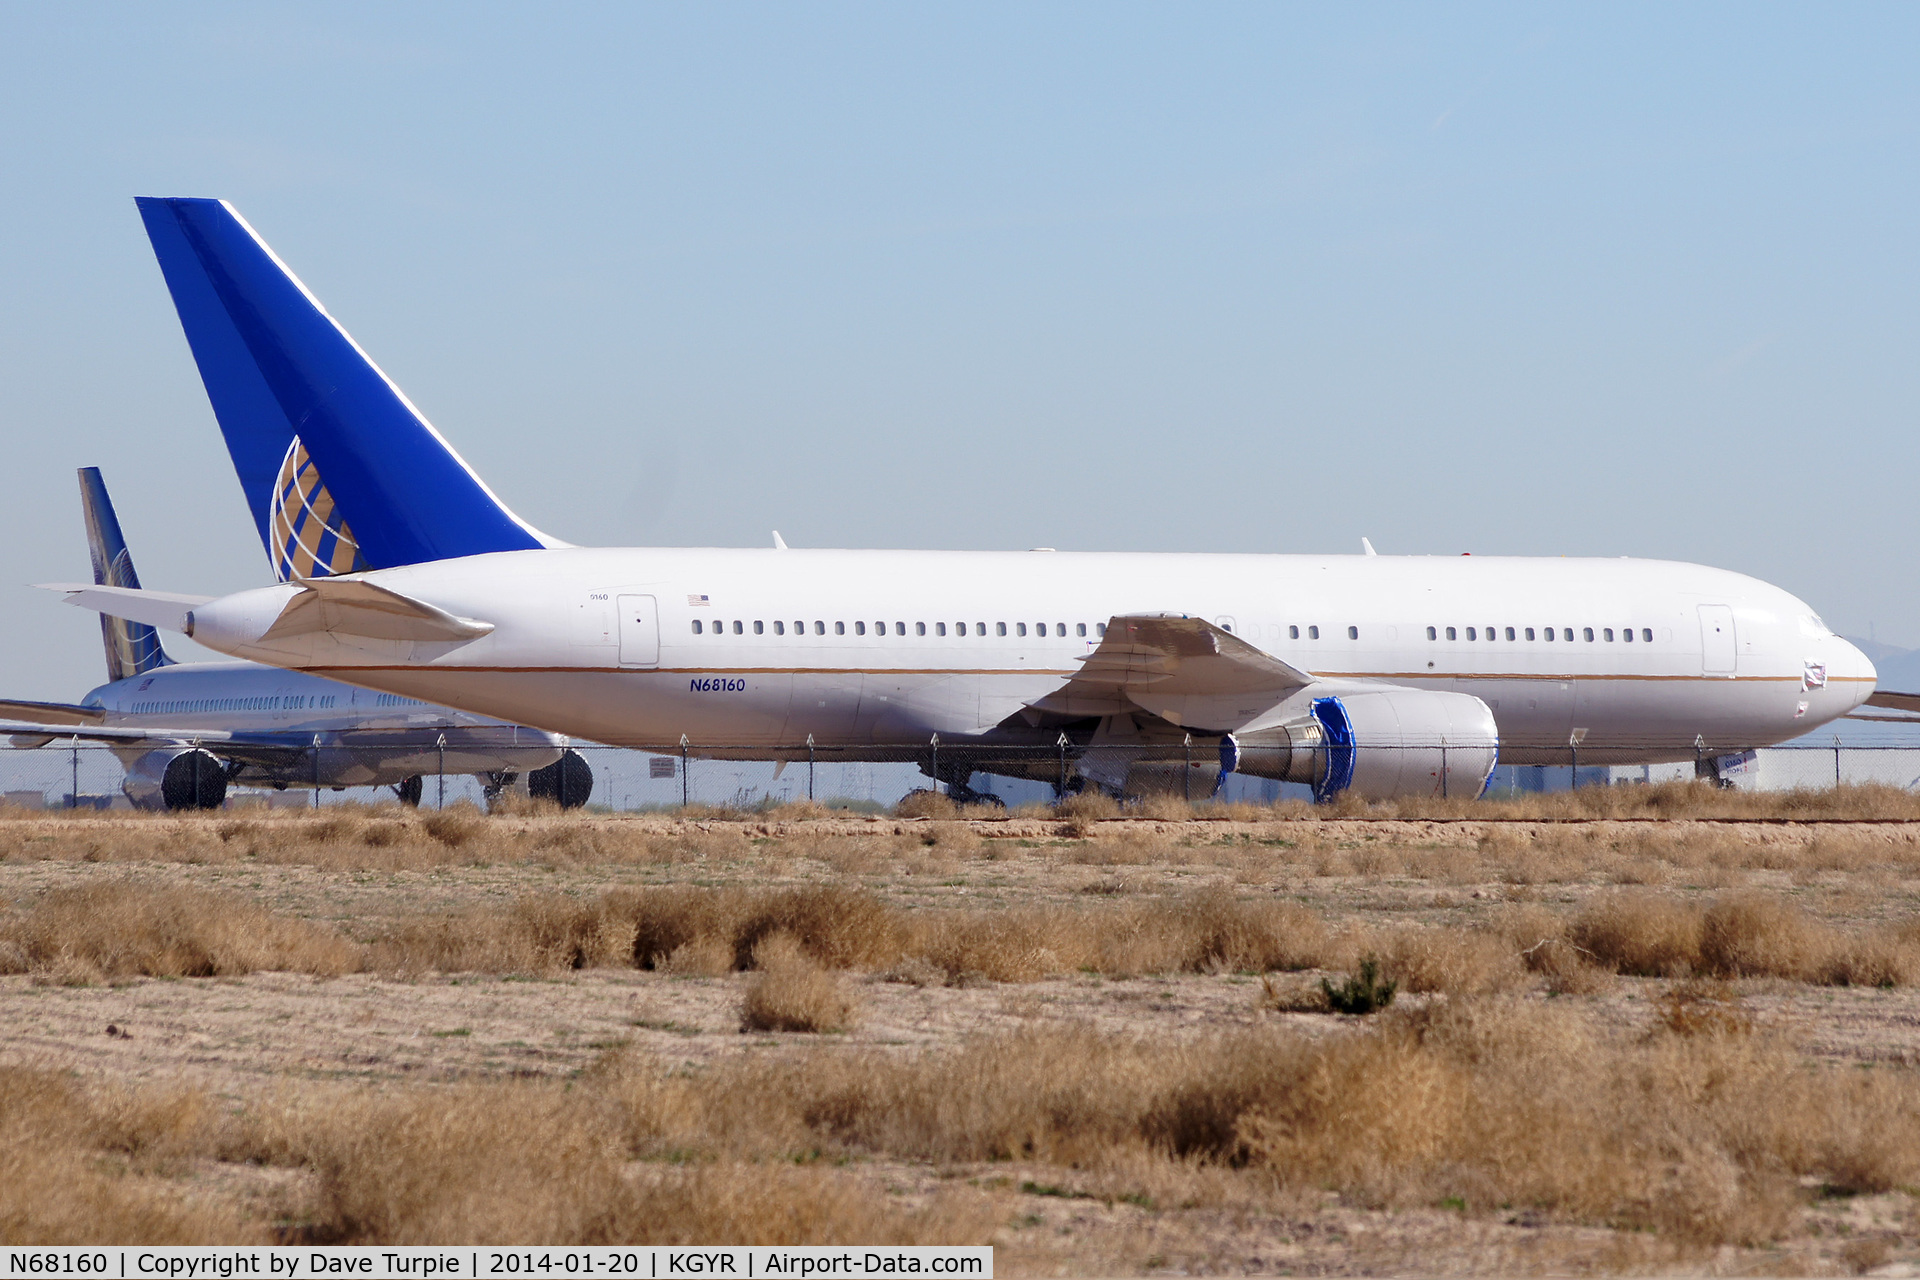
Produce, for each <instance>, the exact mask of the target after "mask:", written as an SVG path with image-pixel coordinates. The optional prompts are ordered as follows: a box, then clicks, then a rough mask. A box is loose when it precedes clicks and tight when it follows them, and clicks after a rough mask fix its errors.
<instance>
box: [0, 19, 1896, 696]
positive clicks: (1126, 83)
mask: <svg viewBox="0 0 1920 1280" xmlns="http://www.w3.org/2000/svg"><path fill="white" fill-rule="evenodd" d="M173 9H174V7H172V6H153V5H139V6H134V5H129V6H126V7H123V8H107V7H84V6H81V7H70V6H55V5H45V4H14V5H7V6H5V7H4V8H0V121H4V124H3V125H0V174H3V175H4V178H3V179H0V181H4V184H5V190H6V192H7V195H8V199H7V200H6V201H5V202H4V204H0V299H4V303H5V305H4V308H0V431H4V439H5V455H4V456H5V463H6V465H5V466H4V467H3V468H0V546H4V547H5V549H6V551H5V557H6V567H5V570H4V572H0V663H3V664H4V670H5V671H6V672H7V680H6V684H7V688H6V689H5V690H4V692H6V693H11V694H14V695H16V696H41V697H49V698H71V697H74V696H77V695H78V694H79V693H81V692H82V691H84V690H85V689H86V688H88V687H90V686H91V685H92V684H94V683H96V682H97V681H98V679H99V678H100V672H101V670H102V668H101V664H100V657H99V652H98V645H97V641H96V632H95V628H94V623H93V622H92V620H91V619H90V618H88V617H86V616H84V615H81V614H80V613H79V612H78V611H76V610H72V609H70V608H68V607H66V606H63V605H61V604H60V603H58V601H56V600H54V599H53V598H51V597H47V596H44V595H43V594H42V593H37V592H33V591H30V590H28V589H26V588H25V587H24V586H21V585H18V584H24V583H29V582H34V581H45V580H49V579H71V578H74V577H77V576H82V575H84V572H85V565H86V558H85V553H84V547H83V544H82V541H81V535H80V522H79V516H78V513H77V499H76V493H75V485H74V479H73V470H74V468H75V467H78V466H82V465H87V464H97V465H99V466H101V467H103V468H104V469H105V472H106V477H107V482H108V485H109V487H110V488H111V490H112V491H113V493H114V496H115V497H116V499H117V500H118V502H119V504H120V508H121V514H122V519H123V521H124V523H125V525H126V527H127V532H128V535H129V538H130V540H131V542H132V546H133V551H134V555H135V558H136V561H137V562H138V564H139V566H140V568H141V571H142V574H143V576H144V578H145V579H146V581H147V584H148V585H150V586H155V587H161V588H171V589H175V590H190V591H205V592H220V591H225V590H229V589H235V588H240V587H244V586H249V585H257V584H259V583H261V582H263V581H266V580H267V576H268V575H267V565H266V559H265V556H264V554H263V553H262V551H261V549H260V547H259V544H258V542H257V541H256V540H255V537H254V534H253V530H252V526H251V524H250V522H249V520H248V518H247V516H246V514H245V512H244V511H243V510H242V506H241V502H240V496H239V490H238V487H237V485H236V484H235V482H234V480H233V477H232V473H231V471H230V469H229V468H228V465H227V461H226V457H225V454H224V452H223V451H222V448H221V446H220V443H219V438H218V435H217V432H216V430H215V427H214V423H213V419H212V415H211V412H210V411H209V409H208V407H207V403H206V399H205V396H204V393H203V392H202V390H201V387H200V384H199V379H198V376H197V374H196V373H195V371H194V368H193V365H192V362H191V359H190V357H189V355H188V352H187V348H186V344H185V342H184V340H183V339H182V337H181V334H180V330H179V326H178V323H177V321H176V320H175V318H174V315H173V311H172V307H171V304H170V302H169V301H168V298H167V295H166V291H165V288H164V286H163V285H162V282H161V279H160V274H159V271H158V269H157V268H156V267H155V265H154V263H153V261H152V257H151V255H150V253H149V251H148V249H147V245H146V241H145V238H144V236H143V234H142V232H141V228H140V223H139V219H138V217H137V216H136V214H135V212H134V207H133V203H132V197H133V196H135V195H144V194H154V195H206V196H223V197H226V198H228V199H230V200H232V201H233V202H234V203H235V205H236V206H237V207H238V208H239V209H240V210H241V212H242V213H243V214H245V216H246V217H247V218H248V219H249V220H250V221H251V222H252V223H253V224H254V225H255V226H256V227H257V228H258V229H259V230H260V232H261V233H262V234H263V235H264V236H265V237H266V238H267V239H268V241H269V242H270V243H271V244H273V245H274V247H275V248H276V249H277V250H278V251H279V252H280V253H281V255H282V256H283V257H284V258H286V260H287V261H288V262H289V263H291V264H292V265H293V267H294V268H295V270H297V271H298V272H299V273H300V274H301V275H302V276H303V277H304V278H305V280H306V281H307V283H308V284H309V285H310V286H312V287H313V288H314V289H315V291H316V292H317V293H318V294H319V295H320V297H321V298H323V299H324V300H325V301H326V303H327V305H328V307H329V308H330V309H331V310H332V312H333V313H334V315H335V316H337V317H338V318H339V319H340V320H341V321H342V322H343V323H344V324H345V325H346V326H347V328H348V329H349V330H350V331H351V332H352V333H353V334H354V335H355V337H357V338H358V339H359V340H360V342H361V343H362V345H363V346H365V347H366V348H367V349H368V350H369V351H371V352H372V353H373V354H374V356H375V358H376V359H378V360H379V361H380V362H381V363H382V365H383V366H384V367H385V368H386V370H387V371H388V372H389V373H390V374H391V375H392V376H393V377H394V378H395V379H396V380H397V381H398V382H399V383H400V385H401V386H402V387H404V388H405V389H406V390H407V391H408V393H409V394H410V395H411V396H412V398H413V399H414V401H415V402H416V403H417V404H419V405H420V406H421V408H422V409H423V410H424V411H425V412H426V413H427V415H428V416H429V417H430V418H431V419H432V420H433V421H434V423H435V424H436V425H437V426H438V427H439V428H440V429H441V431H442V432H443V433H444V434H445V435H446V436H447V437H448V438H449V439H451V440H452V441H453V442H454V443H455V444H456V445H457V447H459V448H460V449H461V450H462V452H463V453H464V454H465V455H466V457H467V458H468V460H469V461H470V462H472V463H473V464H474V466H475V467H476V468H477V469H478V470H479V471H480V472H481V474H482V475H483V476H485V477H486V478H487V479H488V480H489V482H490V483H491V484H492V485H493V487H494V488H495V489H496V491H498V492H499V493H500V494H501V495H502V496H503V497H504V498H505V499H506V500H507V501H508V502H509V503H510V504H511V505H512V506H513V507H515V508H516V509H517V510H518V511H519V512H520V513H521V514H522V515H523V516H525V517H526V518H528V519H529V520H531V521H532V522H534V523H535V524H537V525H539V526H540V527H542V528H544V529H546V530H548V531H549V532H551V533H553V534H555V535H557V536H560V537H564V538H567V539H570V540H572V541H576V542H582V543H602V544H636V543H637V544H647V543H653V544H706V545H712V544H719V545H765V544H766V542H767V541H768V537H769V535H768V530H770V529H774V528H778V529H780V530H781V532H782V533H784V534H785V535H786V537H787V540H788V541H789V542H791V543H793V544H794V545H796V546H829V545H831V546H876V545H880V546H909V547H989V548H992V547H1007V548H1018V547H1027V546H1034V545H1047V546H1057V547H1063V548H1067V547H1071V548H1079V549H1103V548H1105V549H1136V548H1147V549H1169V550H1179V549H1209V550H1245V551H1296V550H1297V551H1338V552H1348V551H1353V550H1356V549H1357V548H1358V545H1359V539H1360V537H1361V535H1362V534H1365V535H1368V536H1370V537H1371V538H1372V539H1373V541H1374V543H1375V545H1376V546H1378V547H1379V548H1380V549H1381V550H1382V551H1387V552H1418V553H1435V554H1455V553H1458V552H1460V551H1464V550H1472V551H1475V552H1480V553H1493V552H1508V553H1524V554H1597V555H1643V556H1664V557H1672V558H1678V559H1688V560H1698V561H1704V562H1707V563H1711V564H1717V565H1722V566H1726V567H1729V568H1734V569H1740V570H1743V571H1746V572H1749V573H1753V574H1757V575H1759V576H1760V577H1763V578H1766V579H1769V580H1771V581H1774V582H1777V583H1780V584H1781V585H1783V586H1786V587H1788V588H1789V589H1791V590H1793V591H1796V592H1798V593H1800V594H1801V595H1803V596H1805V597H1806V598H1807V599H1808V600H1810V601H1812V602H1813V604H1814V605H1815V607H1816V608H1818V609H1820V610H1821V611H1822V612H1823V613H1824V614H1825V615H1826V616H1827V618H1828V619H1829V621H1831V622H1832V623H1834V624H1835V625H1836V626H1837V627H1839V628H1840V629H1842V630H1845V631H1849V632H1854V633H1859V634H1865V633H1866V631H1867V630H1868V627H1869V625H1870V624H1871V625H1873V626H1875V627H1876V628H1877V634H1878V636H1879V638H1880V639H1882V640H1891V641H1895V642H1904V643H1906V644H1909V645H1920V592H1916V586H1915V578H1916V574H1915V569H1916V561H1917V560H1920V539H1917V538H1916V537H1915V533H1916V523H1917V521H1920V517H1917V516H1916V510H1917V509H1920V508H1917V506H1916V502H1915V496H1914V489H1915V486H1916V479H1917V478H1920V468H1916V467H1915V466H1914V465H1913V462H1912V459H1913V457H1914V454H1915V427H1916V425H1917V424H1916V418H1917V417H1920V413H1917V412H1916V410H1917V409H1920V353H1916V339H1917V338H1920V288H1917V286H1920V270H1916V267H1917V266H1920V256H1917V250H1916V238H1917V237H1920V185H1917V184H1920V165H1917V164H1916V161H1917V160H1920V154H1917V152H1920V148H1917V146H1916V144H1917V143H1920V75H1916V74H1915V68H1916V67H1920V39H1917V38H1916V37H1917V36H1920V8H1916V7H1913V6H1895V5H1878V6H1844V5H1842V6H1794V7H1768V6H1763V5H1753V4H1741V5H1727V6H1707V5H1693V6H1675V5H1667V4H1662V5H1648V6H1632V5H1616V4H1609V5H1580V6H1571V7H1545V6H1501V7H1491V6H1435V5H1414V6H1405V7H1357V6H1349V5H1326V6H1322V7H1318V8H1302V7H1288V6H1279V5H1273V4H1263V5H1258V6H1248V7H1235V6H1192V5H1184V6H1172V5H1156V6H1148V7H1126V6H1121V5H1116V4H1099V5H1088V6H1035V5H1030V4H1021V5H1012V6H1000V7H995V6H990V5H983V4H967V5H953V6H935V5H874V6H870V7H854V6H837V5H836V6H829V5H807V6H800V5H766V6H737V5H736V6H729V5H722V4H699V5H692V4H689V5H683V6H637V5H621V6H609V7H604V8H601V7H555V6H540V7H538V8H535V7H526V8H515V9H507V8H495V7H490V6H483V5H469V4H462V5H429V4H414V5H378V6H360V7H356V6H351V5H334V4H330V5H326V6H311V7H265V6H254V5H249V6H234V7H223V6H208V5H200V6H191V7H187V8H184V9H182V10H180V11H179V12H178V13H176V12H174V11H173ZM1165 603H1166V606H1167V607H1168V608H1175V609H1177V608H1180V607H1181V606H1182V602H1181V601H1179V600H1168V601H1166V602H1165ZM179 647H181V648H182V649H185V646H179Z"/></svg>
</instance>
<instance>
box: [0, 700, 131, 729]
mask: <svg viewBox="0 0 1920 1280" xmlns="http://www.w3.org/2000/svg"><path fill="white" fill-rule="evenodd" d="M106 718H107V713H106V712H105V711H103V710H101V709H100V708H99V707H81V706H75V705H74V704H72V703H70V702H19V701H16V700H14V699H12V698H0V720H25V721H28V722H29V723H31V724H57V725H93V724H104V723H105V722H106Z"/></svg>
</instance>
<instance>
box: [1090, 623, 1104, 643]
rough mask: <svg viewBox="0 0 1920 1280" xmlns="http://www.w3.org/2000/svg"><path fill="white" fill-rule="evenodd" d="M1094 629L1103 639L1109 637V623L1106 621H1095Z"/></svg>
mask: <svg viewBox="0 0 1920 1280" xmlns="http://www.w3.org/2000/svg"><path fill="white" fill-rule="evenodd" d="M1093 630H1094V634H1096V635H1098V636H1099V637H1100V638H1101V639H1102V640H1104V639H1106V638H1107V624H1106V623H1104V622H1096V623H1094V624H1093Z"/></svg>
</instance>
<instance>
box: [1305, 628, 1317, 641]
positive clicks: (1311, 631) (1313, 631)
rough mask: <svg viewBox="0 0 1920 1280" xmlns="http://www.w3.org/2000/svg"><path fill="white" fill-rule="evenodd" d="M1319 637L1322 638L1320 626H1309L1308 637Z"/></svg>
mask: <svg viewBox="0 0 1920 1280" xmlns="http://www.w3.org/2000/svg"><path fill="white" fill-rule="evenodd" d="M1319 638H1320V628H1318V627H1308V628H1307V639H1309V640H1318V639H1319Z"/></svg>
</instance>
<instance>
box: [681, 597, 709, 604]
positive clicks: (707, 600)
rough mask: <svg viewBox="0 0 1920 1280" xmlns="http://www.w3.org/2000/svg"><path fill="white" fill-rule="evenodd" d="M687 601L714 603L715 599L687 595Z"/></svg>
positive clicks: (692, 602) (691, 602) (690, 602)
mask: <svg viewBox="0 0 1920 1280" xmlns="http://www.w3.org/2000/svg"><path fill="white" fill-rule="evenodd" d="M687 603H688V604H691V605H703V604H712V603H713V601H711V600H709V599H708V598H707V597H705V596H694V595H690V596H688V597H687Z"/></svg>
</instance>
